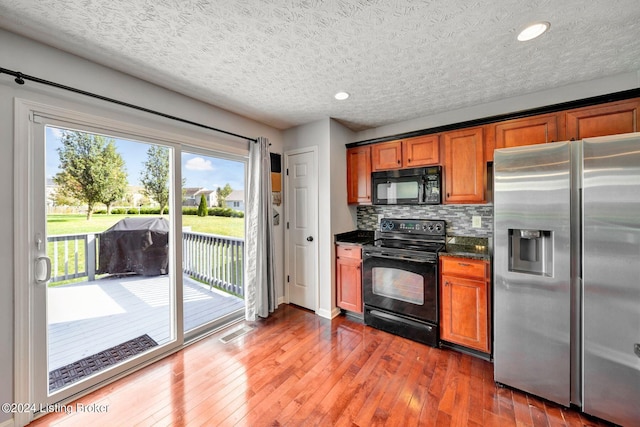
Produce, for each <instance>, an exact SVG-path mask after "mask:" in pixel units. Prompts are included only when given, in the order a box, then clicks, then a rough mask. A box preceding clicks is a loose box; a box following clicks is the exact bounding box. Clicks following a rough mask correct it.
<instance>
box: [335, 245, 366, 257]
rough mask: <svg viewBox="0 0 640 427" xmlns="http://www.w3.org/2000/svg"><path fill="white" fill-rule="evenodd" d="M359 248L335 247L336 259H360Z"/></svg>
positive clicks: (353, 246)
mask: <svg viewBox="0 0 640 427" xmlns="http://www.w3.org/2000/svg"><path fill="white" fill-rule="evenodd" d="M361 250H362V249H361V248H360V246H356V245H341V244H338V245H336V257H338V258H354V259H361V258H362V257H361Z"/></svg>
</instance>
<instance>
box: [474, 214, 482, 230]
mask: <svg viewBox="0 0 640 427" xmlns="http://www.w3.org/2000/svg"><path fill="white" fill-rule="evenodd" d="M471 226H472V227H473V228H482V217H481V216H477V215H474V216H473V217H471Z"/></svg>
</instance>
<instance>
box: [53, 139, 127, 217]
mask: <svg viewBox="0 0 640 427" xmlns="http://www.w3.org/2000/svg"><path fill="white" fill-rule="evenodd" d="M60 142H61V143H62V146H61V147H60V148H58V155H59V157H60V169H61V171H60V172H58V173H57V174H56V176H55V177H54V178H53V181H54V182H55V183H56V184H57V185H58V191H59V193H60V196H61V197H66V198H71V199H77V200H79V201H80V202H82V203H86V204H87V220H90V219H91V214H92V213H93V209H94V207H95V205H96V203H102V202H103V201H104V200H107V199H109V198H110V197H108V196H107V195H108V194H111V193H114V192H115V193H118V192H119V191H120V190H119V188H120V187H119V185H120V183H116V178H118V177H122V176H126V172H125V171H124V161H123V160H122V157H121V156H120V155H119V154H118V153H117V152H116V151H115V146H114V145H113V144H114V141H113V140H111V139H107V138H105V137H103V136H101V135H93V134H88V133H84V132H78V131H64V132H63V133H62V138H61V141H60ZM114 185H115V187H114ZM124 185H125V186H126V179H125V180H124Z"/></svg>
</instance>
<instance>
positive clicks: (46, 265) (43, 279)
mask: <svg viewBox="0 0 640 427" xmlns="http://www.w3.org/2000/svg"><path fill="white" fill-rule="evenodd" d="M34 275H35V279H36V283H37V284H38V285H44V284H45V283H47V282H48V281H49V279H51V259H50V258H49V257H47V256H40V257H38V258H36V262H35V274H34Z"/></svg>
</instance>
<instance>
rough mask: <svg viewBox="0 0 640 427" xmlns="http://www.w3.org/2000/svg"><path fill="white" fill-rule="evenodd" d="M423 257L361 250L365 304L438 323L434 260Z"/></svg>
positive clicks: (375, 250) (436, 268)
mask: <svg viewBox="0 0 640 427" xmlns="http://www.w3.org/2000/svg"><path fill="white" fill-rule="evenodd" d="M426 255H427V254H425V258H406V257H400V256H397V255H393V254H390V253H388V252H385V251H384V250H380V249H379V248H375V249H367V248H366V247H365V250H364V255H363V276H362V288H363V296H364V303H365V305H367V306H369V307H376V308H379V309H382V310H385V311H388V312H393V313H398V314H400V315H402V316H405V317H410V318H414V319H417V320H420V321H423V322H429V323H432V324H438V263H437V257H436V256H435V255H433V254H428V255H433V256H432V257H428V256H426Z"/></svg>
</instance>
